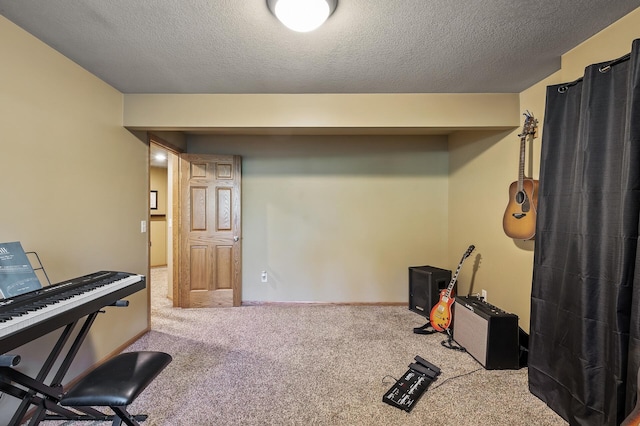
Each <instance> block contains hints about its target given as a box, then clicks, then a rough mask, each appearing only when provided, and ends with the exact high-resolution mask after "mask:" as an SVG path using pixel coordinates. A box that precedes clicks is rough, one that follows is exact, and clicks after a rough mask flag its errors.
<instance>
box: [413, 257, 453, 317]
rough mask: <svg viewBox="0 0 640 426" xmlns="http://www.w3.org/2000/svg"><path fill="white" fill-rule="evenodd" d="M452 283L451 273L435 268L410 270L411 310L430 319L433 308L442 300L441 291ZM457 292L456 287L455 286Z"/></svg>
mask: <svg viewBox="0 0 640 426" xmlns="http://www.w3.org/2000/svg"><path fill="white" fill-rule="evenodd" d="M450 281H451V271H449V270H447V269H440V268H436V267H434V266H411V267H410V268H409V310H410V311H413V312H415V313H417V314H420V315H422V316H425V317H427V318H428V317H429V314H430V313H431V308H433V307H434V306H435V304H436V303H438V301H439V300H440V291H441V290H442V289H445V288H447V286H448V285H449V282H450ZM454 291H455V286H454Z"/></svg>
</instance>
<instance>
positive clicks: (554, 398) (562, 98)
mask: <svg viewBox="0 0 640 426" xmlns="http://www.w3.org/2000/svg"><path fill="white" fill-rule="evenodd" d="M639 221H640V39H638V40H635V41H634V42H633V45H632V51H631V53H630V54H629V55H626V56H625V57H623V58H618V59H617V60H613V61H612V62H608V63H602V64H594V65H591V66H589V67H587V68H586V69H585V74H584V77H583V78H582V79H580V80H578V81H575V82H572V83H568V84H564V85H556V86H549V87H548V88H547V103H546V111H545V119H544V127H543V135H542V157H541V163H540V193H539V199H538V217H537V224H536V243H535V244H536V246H535V253H534V271H533V286H532V293H531V325H530V340H529V345H530V347H529V389H530V390H531V392H532V393H533V394H534V395H536V396H538V397H539V398H540V399H542V400H543V401H545V402H546V403H547V405H549V407H551V408H552V409H553V410H554V411H555V412H557V413H558V414H559V415H561V416H562V417H563V418H564V419H565V420H567V421H568V422H569V423H570V424H571V425H598V426H600V425H618V424H620V422H621V421H622V420H623V419H624V418H625V416H626V415H627V414H628V413H629V412H630V411H631V410H632V409H633V407H634V404H635V398H636V392H637V389H636V387H637V385H636V383H637V380H636V379H637V375H638V368H639V367H640V311H639V307H638V304H639V301H640V249H639V247H638V226H639Z"/></svg>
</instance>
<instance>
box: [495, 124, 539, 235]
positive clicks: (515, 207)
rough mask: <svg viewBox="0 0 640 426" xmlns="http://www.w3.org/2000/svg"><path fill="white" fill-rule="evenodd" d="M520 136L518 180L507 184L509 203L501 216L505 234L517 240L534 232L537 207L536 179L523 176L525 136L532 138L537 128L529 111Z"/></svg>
mask: <svg viewBox="0 0 640 426" xmlns="http://www.w3.org/2000/svg"><path fill="white" fill-rule="evenodd" d="M524 116H525V120H524V125H523V126H522V133H521V134H520V135H518V136H520V166H519V169H518V180H517V181H516V182H512V183H511V185H510V186H509V204H507V209H506V210H505V212H504V217H503V218H502V227H503V228H504V232H505V234H507V235H508V236H509V237H511V238H515V239H518V240H531V239H533V237H534V236H535V234H536V217H537V209H538V181H537V180H534V179H531V178H526V177H525V176H524V158H525V146H526V143H527V138H530V139H533V138H534V137H535V136H536V131H537V129H538V120H536V119H535V118H534V117H533V114H531V113H530V112H529V111H527V112H525V113H524Z"/></svg>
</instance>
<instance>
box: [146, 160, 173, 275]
mask: <svg viewBox="0 0 640 426" xmlns="http://www.w3.org/2000/svg"><path fill="white" fill-rule="evenodd" d="M167 184H168V180H167V169H166V168H164V167H150V168H149V190H150V191H158V193H157V194H158V208H157V209H156V210H150V213H151V218H150V222H149V238H150V240H151V247H150V250H149V264H150V265H151V266H164V265H166V264H167V217H168V216H167V213H168V211H169V210H168V208H167V207H168V205H167V200H168V192H167Z"/></svg>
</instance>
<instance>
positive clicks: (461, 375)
mask: <svg viewBox="0 0 640 426" xmlns="http://www.w3.org/2000/svg"><path fill="white" fill-rule="evenodd" d="M482 369H483V367H480V368H477V369H475V370H473V371H469V372H467V373H462V374H458V375H457V376H453V377H448V378H446V379H445V380H444V381H443V382H442V383H440V384H439V385H438V386H434V387H432V388H431V389H432V390H433V389H438V388H439V387H440V386H442V385H444V384H445V383H447V382H448V381H449V380H453V379H458V378H460V377H464V376H468V375H469V374H473V373H475V372H477V371H480V370H482Z"/></svg>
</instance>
